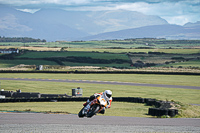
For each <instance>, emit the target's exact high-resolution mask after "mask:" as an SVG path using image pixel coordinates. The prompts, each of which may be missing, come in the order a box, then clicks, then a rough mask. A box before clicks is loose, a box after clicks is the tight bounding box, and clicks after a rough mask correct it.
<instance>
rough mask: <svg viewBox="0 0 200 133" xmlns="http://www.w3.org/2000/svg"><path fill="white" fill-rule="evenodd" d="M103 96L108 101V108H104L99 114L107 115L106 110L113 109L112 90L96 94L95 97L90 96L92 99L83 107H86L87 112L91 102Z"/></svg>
mask: <svg viewBox="0 0 200 133" xmlns="http://www.w3.org/2000/svg"><path fill="white" fill-rule="evenodd" d="M99 96H102V97H103V98H104V99H105V100H106V101H107V106H106V107H104V108H103V109H102V110H101V111H100V112H99V113H101V114H104V113H105V108H106V109H107V108H110V107H111V102H112V91H110V90H105V91H104V92H101V93H95V94H94V95H92V96H90V98H89V99H88V100H87V102H86V103H84V104H83V105H84V106H85V110H89V109H90V104H89V103H90V101H92V100H94V99H95V98H97V97H99Z"/></svg>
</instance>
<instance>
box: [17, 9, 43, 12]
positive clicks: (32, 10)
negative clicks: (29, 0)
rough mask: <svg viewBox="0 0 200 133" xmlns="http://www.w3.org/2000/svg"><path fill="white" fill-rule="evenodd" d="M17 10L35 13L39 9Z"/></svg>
mask: <svg viewBox="0 0 200 133" xmlns="http://www.w3.org/2000/svg"><path fill="white" fill-rule="evenodd" d="M17 10H19V11H23V12H29V13H35V12H37V11H39V10H40V9H17Z"/></svg>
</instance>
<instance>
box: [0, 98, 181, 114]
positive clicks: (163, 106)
mask: <svg viewBox="0 0 200 133" xmlns="http://www.w3.org/2000/svg"><path fill="white" fill-rule="evenodd" d="M87 99H89V97H72V96H69V97H61V98H58V97H55V98H10V99H0V103H7V102H57V101H58V102H62V101H65V102H68V101H76V102H85V101H87ZM113 101H116V102H132V103H144V104H146V105H147V106H155V108H149V110H148V115H152V116H159V117H160V116H163V115H165V116H167V115H168V116H170V117H174V116H175V115H177V114H178V110H177V109H169V108H171V105H170V102H166V101H158V100H156V99H151V98H141V97H113Z"/></svg>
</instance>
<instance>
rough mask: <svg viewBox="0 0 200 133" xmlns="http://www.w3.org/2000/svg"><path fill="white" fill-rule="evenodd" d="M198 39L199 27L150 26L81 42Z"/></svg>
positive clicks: (89, 37)
mask: <svg viewBox="0 0 200 133" xmlns="http://www.w3.org/2000/svg"><path fill="white" fill-rule="evenodd" d="M144 37H145V38H167V39H199V38H200V26H196V25H195V26H191V27H189V28H188V27H184V26H179V25H171V24H167V25H152V26H144V27H140V28H132V29H126V30H120V31H115V32H107V33H102V34H98V35H94V36H88V37H85V38H83V39H82V40H105V39H107V40H110V39H127V38H144Z"/></svg>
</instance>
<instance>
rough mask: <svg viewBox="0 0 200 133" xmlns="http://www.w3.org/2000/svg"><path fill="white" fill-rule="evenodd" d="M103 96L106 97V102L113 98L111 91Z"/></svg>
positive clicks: (106, 91)
mask: <svg viewBox="0 0 200 133" xmlns="http://www.w3.org/2000/svg"><path fill="white" fill-rule="evenodd" d="M103 95H104V97H105V99H106V100H109V99H110V97H111V96H112V91H111V90H105V91H104V93H103Z"/></svg>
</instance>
